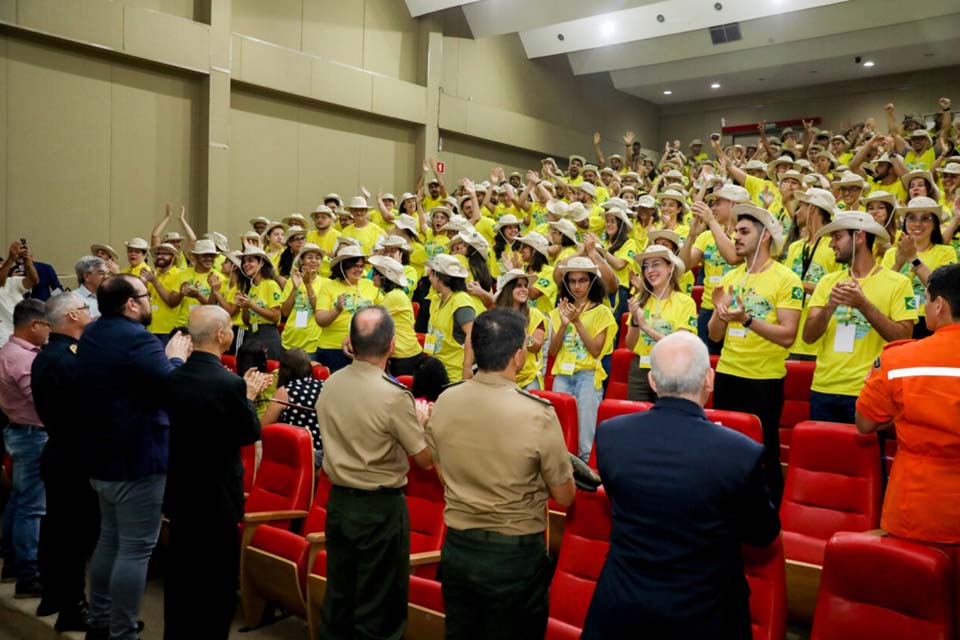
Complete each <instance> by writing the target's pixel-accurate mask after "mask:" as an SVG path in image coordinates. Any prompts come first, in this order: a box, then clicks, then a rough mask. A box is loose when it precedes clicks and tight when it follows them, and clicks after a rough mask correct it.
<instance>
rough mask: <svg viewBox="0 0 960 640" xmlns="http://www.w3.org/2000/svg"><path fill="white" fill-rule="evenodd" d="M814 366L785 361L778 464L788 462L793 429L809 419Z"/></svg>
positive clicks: (804, 361) (800, 361) (802, 361)
mask: <svg viewBox="0 0 960 640" xmlns="http://www.w3.org/2000/svg"><path fill="white" fill-rule="evenodd" d="M816 365H817V363H816V362H810V361H806V360H787V377H786V379H785V380H784V381H783V411H782V412H781V413H780V462H784V463H786V462H790V444H791V439H792V430H793V427H794V426H796V424H797V423H799V422H803V421H804V420H809V419H810V385H811V384H813V370H814V369H815V368H816Z"/></svg>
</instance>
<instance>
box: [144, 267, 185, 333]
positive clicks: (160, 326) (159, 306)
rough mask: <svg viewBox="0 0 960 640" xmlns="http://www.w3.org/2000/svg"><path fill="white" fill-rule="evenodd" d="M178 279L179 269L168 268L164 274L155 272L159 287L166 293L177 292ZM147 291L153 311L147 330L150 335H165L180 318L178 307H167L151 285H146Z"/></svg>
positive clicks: (175, 325)
mask: <svg viewBox="0 0 960 640" xmlns="http://www.w3.org/2000/svg"><path fill="white" fill-rule="evenodd" d="M179 278H180V269H179V268H177V267H170V268H169V269H167V271H166V273H161V272H159V271H158V272H157V280H159V281H160V286H161V287H163V288H164V289H166V290H167V291H178V290H179V289H178V288H177V280H178V279H179ZM147 291H148V292H150V309H151V310H152V311H153V322H151V323H150V326H149V327H147V329H148V330H149V331H150V333H156V334H159V335H166V334H168V333H170V332H171V331H172V330H173V329H174V328H175V327H177V326H178V325H177V320H178V319H179V318H180V305H177V306H175V307H170V306H167V303H166V302H164V301H163V298H161V297H160V294H159V293H157V289H156V288H155V287H154V286H153V284H151V283H149V282H148V283H147Z"/></svg>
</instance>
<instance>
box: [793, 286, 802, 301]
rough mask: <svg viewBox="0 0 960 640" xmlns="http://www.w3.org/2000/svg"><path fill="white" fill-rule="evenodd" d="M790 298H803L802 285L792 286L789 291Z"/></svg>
mask: <svg viewBox="0 0 960 640" xmlns="http://www.w3.org/2000/svg"><path fill="white" fill-rule="evenodd" d="M790 298H791V299H793V300H803V287H794V288H793V290H792V291H791V292H790Z"/></svg>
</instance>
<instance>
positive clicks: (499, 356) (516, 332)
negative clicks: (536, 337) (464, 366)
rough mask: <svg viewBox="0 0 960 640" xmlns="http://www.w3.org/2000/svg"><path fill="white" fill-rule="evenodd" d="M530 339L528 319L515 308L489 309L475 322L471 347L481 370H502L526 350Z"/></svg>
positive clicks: (471, 336) (471, 332)
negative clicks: (520, 352) (527, 339)
mask: <svg viewBox="0 0 960 640" xmlns="http://www.w3.org/2000/svg"><path fill="white" fill-rule="evenodd" d="M526 337H527V320H526V318H524V317H523V316H522V315H520V312H519V311H514V310H513V309H502V308H496V309H490V310H489V311H484V312H483V313H481V314H480V315H479V316H477V319H476V320H474V321H473V329H472V330H471V331H470V344H471V345H472V346H473V356H474V358H475V360H476V362H477V368H478V369H480V370H481V371H503V370H504V369H506V368H507V365H508V364H510V358H512V357H513V354H515V353H516V352H517V349H520V348H521V347H523V341H524V340H525V339H526Z"/></svg>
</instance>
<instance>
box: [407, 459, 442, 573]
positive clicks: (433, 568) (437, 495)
mask: <svg viewBox="0 0 960 640" xmlns="http://www.w3.org/2000/svg"><path fill="white" fill-rule="evenodd" d="M406 494H407V511H408V512H409V514H410V553H423V552H425V551H437V550H439V549H440V548H441V547H442V546H443V536H444V534H445V533H446V524H445V523H444V520H443V507H444V504H445V502H444V498H443V485H442V484H440V479H439V478H438V477H437V472H436V471H435V470H434V469H430V470H425V469H421V468H420V467H418V466H417V465H416V464H415V463H414V462H413V461H412V460H411V461H410V471H409V473H408V474H407V487H406ZM436 573H437V565H436V564H429V565H424V566H421V567H417V569H416V574H417V575H419V576H422V577H426V578H433V577H435V576H436Z"/></svg>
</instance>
